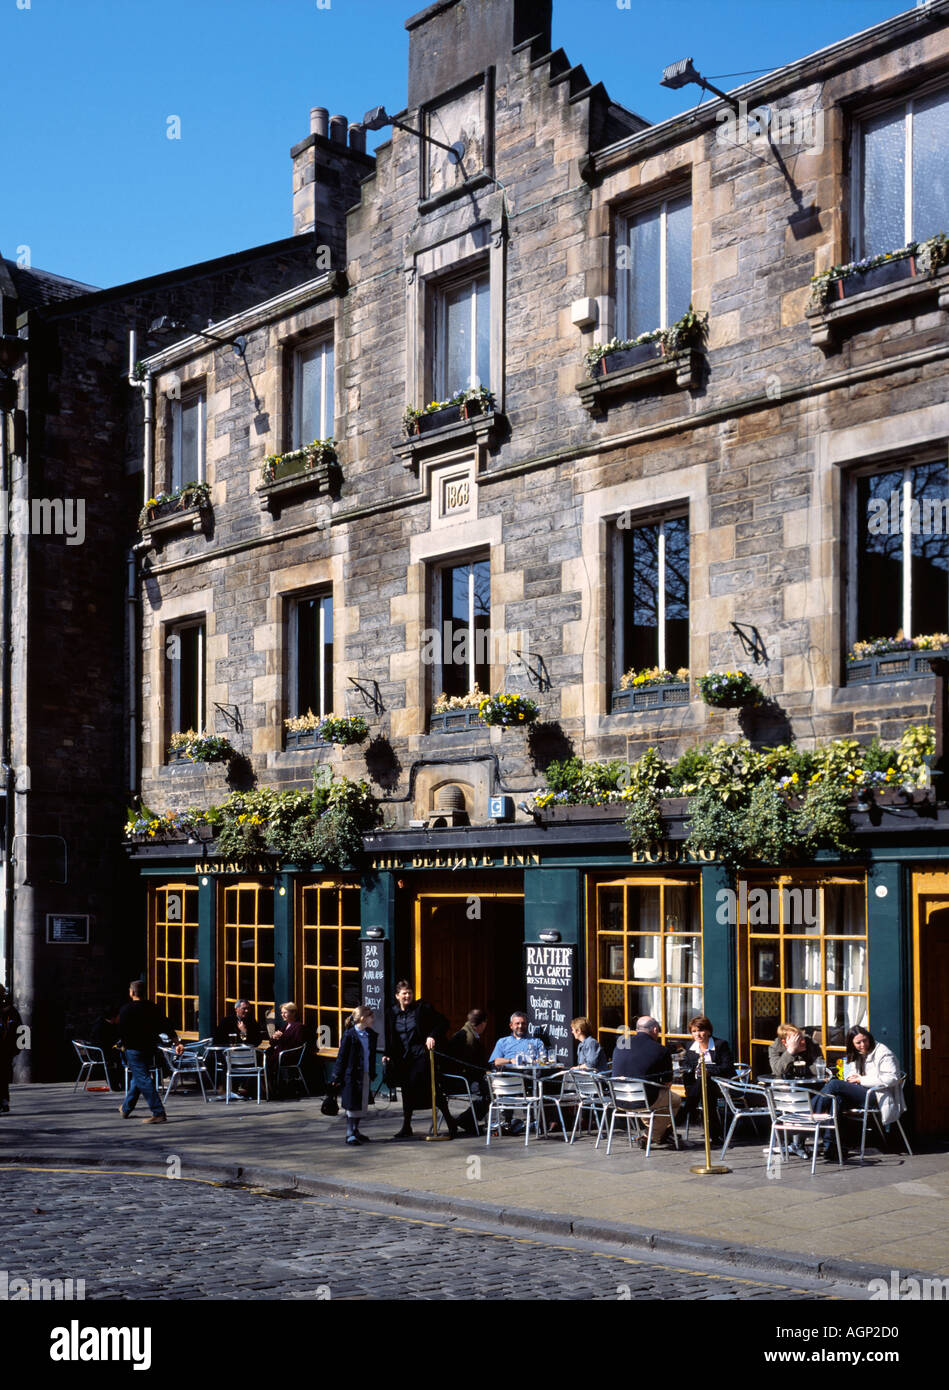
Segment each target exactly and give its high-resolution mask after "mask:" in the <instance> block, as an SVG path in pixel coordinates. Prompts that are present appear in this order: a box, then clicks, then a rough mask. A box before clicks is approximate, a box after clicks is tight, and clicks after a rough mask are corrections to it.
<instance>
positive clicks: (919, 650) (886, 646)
mask: <svg viewBox="0 0 949 1390" xmlns="http://www.w3.org/2000/svg"><path fill="white" fill-rule="evenodd" d="M927 653H928V654H932V655H934V656H935V655H940V656H943V655H947V656H949V633H946V632H930V633H927V634H925V635H923V636H921V637H904V636H903V633H902V631H900V632H898V633H897V634H896V636H895V637H874V638H873V639H872V640H870V641H867V642H854V644H853V646H852V647H851V649H850V652H849V653H848V655H847V684H848V685H864V684H873V683H875V682H877V681H886V680H901V679H902V678H903V677H906V676H928V675H931V674H932V665H931V663H930V661H929V659H928V656H927Z"/></svg>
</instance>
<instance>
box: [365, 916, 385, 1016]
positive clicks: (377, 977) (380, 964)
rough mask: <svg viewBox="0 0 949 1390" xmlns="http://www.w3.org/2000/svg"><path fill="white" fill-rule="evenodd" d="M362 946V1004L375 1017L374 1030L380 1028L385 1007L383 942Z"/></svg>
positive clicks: (367, 943) (367, 942)
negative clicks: (370, 1010)
mask: <svg viewBox="0 0 949 1390" xmlns="http://www.w3.org/2000/svg"><path fill="white" fill-rule="evenodd" d="M360 945H361V946H362V1002H363V1003H364V1004H365V1005H366V1006H367V1007H368V1008H370V1009H372V1011H373V1013H374V1014H375V1016H376V1021H375V1025H374V1026H375V1028H376V1031H377V1032H378V1031H379V1030H380V1029H381V1028H382V1021H383V1018H384V1015H385V1007H386V962H385V949H386V943H385V942H384V941H367V940H366V938H365V937H363V939H362V941H361V942H360Z"/></svg>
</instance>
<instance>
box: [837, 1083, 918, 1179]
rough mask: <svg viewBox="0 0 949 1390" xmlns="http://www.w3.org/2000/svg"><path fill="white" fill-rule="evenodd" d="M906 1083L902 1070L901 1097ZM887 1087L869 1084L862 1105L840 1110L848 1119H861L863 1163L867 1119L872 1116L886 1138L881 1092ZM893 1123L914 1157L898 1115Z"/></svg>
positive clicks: (881, 1136)
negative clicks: (881, 1113) (881, 1107)
mask: <svg viewBox="0 0 949 1390" xmlns="http://www.w3.org/2000/svg"><path fill="white" fill-rule="evenodd" d="M905 1083H906V1072H905V1071H902V1072H900V1079H899V1088H900V1096H901V1097H902V1095H903V1086H904V1085H905ZM887 1089H888V1087H886V1086H868V1087H867V1094H866V1097H865V1098H864V1102H863V1105H860V1106H857V1105H855V1106H848V1107H847V1109H845V1110H841V1112H840V1113H841V1115H843V1116H844V1117H845V1118H846V1119H848V1120H857V1119H859V1120H860V1121H861V1124H860V1162H861V1163H863V1162H864V1157H863V1153H864V1149H865V1148H866V1146H867V1121H868V1120H869V1119H871V1118H872V1119H873V1122H874V1124H875V1125H876V1127H877V1129H878V1130H879V1131H880V1138H881V1139H884V1140H885V1139H886V1131H885V1130H884V1128H883V1120H882V1117H881V1115H880V1094H881V1092H883V1091H886V1090H887ZM893 1123H894V1124H895V1125H896V1128H897V1129H898V1130H899V1132H900V1137H901V1138H902V1140H903V1143H904V1144H905V1145H906V1152H907V1153H908V1154H909V1156H910V1158H912V1157H913V1150H912V1149H911V1148H910V1146H909V1140H908V1139H907V1137H906V1131H905V1129H904V1128H903V1125H902V1122H901V1121H900V1118H899V1116H897V1117H896V1119H895V1120H894V1121H893Z"/></svg>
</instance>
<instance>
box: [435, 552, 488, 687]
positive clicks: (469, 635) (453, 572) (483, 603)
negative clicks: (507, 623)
mask: <svg viewBox="0 0 949 1390" xmlns="http://www.w3.org/2000/svg"><path fill="white" fill-rule="evenodd" d="M438 599H439V614H438V617H439V627H438V631H439V635H440V638H441V654H442V664H441V682H440V685H439V690H440V692H442V693H444V694H445V695H450V696H451V695H468V694H470V692H471V691H472V690H473V689H474V688H475V686H476V685H477V687H478V689H479V690H483V691H484V692H485V694H487V692H488V686H489V684H490V679H491V668H490V653H489V651H488V636H489V631H488V629H489V625H490V621H491V563H490V561H489V560H474V561H472V562H471V563H470V564H465V565H452V566H450V567H447V568H445V569H443V570H440V571H439V590H438Z"/></svg>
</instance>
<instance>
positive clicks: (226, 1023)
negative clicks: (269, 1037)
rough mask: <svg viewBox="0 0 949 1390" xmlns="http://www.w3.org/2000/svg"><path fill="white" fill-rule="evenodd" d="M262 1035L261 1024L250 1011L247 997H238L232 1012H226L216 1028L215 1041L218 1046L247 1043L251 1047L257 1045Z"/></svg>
mask: <svg viewBox="0 0 949 1390" xmlns="http://www.w3.org/2000/svg"><path fill="white" fill-rule="evenodd" d="M262 1036H263V1034H262V1032H261V1028H260V1024H259V1023H258V1022H257V1020H256V1018H254V1015H253V1014H252V1013H251V1011H250V1004H249V1003H248V1001H247V1000H246V999H238V1001H237V1003H236V1004H235V1005H234V1008H233V1009H232V1010H231V1012H230V1013H229V1014H225V1015H224V1017H223V1018H222V1019H221V1021H220V1023H219V1024H218V1026H217V1027H216V1028H215V1030H214V1043H215V1046H216V1047H226V1046H227V1044H228V1043H234V1045H235V1046H240V1044H241V1043H247V1044H248V1046H250V1047H256V1046H257V1044H258V1043H259V1042H260V1039H261V1037H262Z"/></svg>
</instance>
